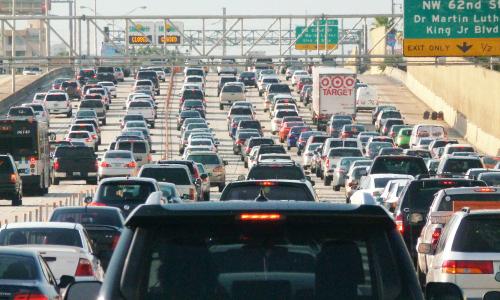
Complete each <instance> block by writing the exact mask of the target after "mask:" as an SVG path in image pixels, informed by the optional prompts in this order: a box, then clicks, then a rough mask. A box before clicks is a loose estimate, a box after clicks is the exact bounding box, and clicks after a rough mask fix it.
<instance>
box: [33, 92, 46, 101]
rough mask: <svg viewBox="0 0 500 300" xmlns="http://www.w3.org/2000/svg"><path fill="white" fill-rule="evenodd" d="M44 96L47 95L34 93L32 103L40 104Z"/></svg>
mask: <svg viewBox="0 0 500 300" xmlns="http://www.w3.org/2000/svg"><path fill="white" fill-rule="evenodd" d="M45 95H47V93H35V95H34V96H33V101H32V103H39V104H42V103H43V101H44V100H45Z"/></svg>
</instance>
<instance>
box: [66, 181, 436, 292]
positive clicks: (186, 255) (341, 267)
mask: <svg viewBox="0 0 500 300" xmlns="http://www.w3.org/2000/svg"><path fill="white" fill-rule="evenodd" d="M257 188H259V190H262V189H263V188H265V185H264V183H263V184H262V186H258V187H257ZM259 190H258V192H259ZM261 199H263V198H261ZM152 200H153V198H152ZM151 202H153V201H151ZM262 202H265V201H261V202H257V201H245V202H244V203H242V202H239V201H227V202H225V203H220V202H207V203H197V204H183V205H163V206H162V205H154V204H153V203H151V204H149V205H143V206H141V207H140V208H139V209H137V210H136V211H134V213H133V214H132V215H131V217H130V219H129V221H128V222H127V228H126V229H125V231H124V234H123V235H122V238H121V239H120V243H119V245H118V247H117V250H116V252H115V255H114V256H113V261H112V263H111V265H110V267H109V270H112V271H110V272H108V274H107V276H106V278H105V282H104V284H103V285H102V286H101V285H100V284H99V283H95V282H93V283H89V282H87V283H80V282H78V283H75V284H74V285H72V286H70V287H69V290H68V294H70V295H71V296H72V297H68V299H67V300H74V299H81V297H85V296H87V295H89V294H91V295H92V294H93V295H99V297H101V298H103V299H115V298H117V297H119V296H120V295H123V293H126V294H127V295H130V294H134V295H137V296H138V297H140V298H145V299H168V298H179V297H177V296H176V295H182V297H183V298H186V299H220V298H221V297H224V296H223V295H227V296H228V297H229V298H231V299H243V298H249V297H248V296H250V298H252V299H256V297H257V296H256V295H258V296H259V297H258V298H260V299H284V298H287V296H290V297H292V296H293V297H294V298H297V297H301V298H303V299H311V298H317V299H335V298H336V296H338V295H343V296H344V299H355V298H357V296H358V295H359V294H361V295H367V293H368V295H372V294H376V295H381V296H380V297H382V298H387V297H388V296H390V295H393V296H394V297H396V298H409V299H415V300H422V299H423V294H422V291H421V290H420V287H419V285H418V281H417V278H416V275H415V272H414V271H413V267H412V265H411V262H410V260H409V257H408V254H407V253H406V251H404V245H403V243H402V242H401V238H400V237H399V236H398V233H397V231H396V230H395V228H394V223H393V221H392V220H391V219H390V218H389V217H388V216H387V214H386V212H385V211H384V210H383V209H382V208H380V207H377V206H361V207H354V206H352V207H351V206H349V207H346V206H339V205H336V204H331V203H316V202H313V201H309V202H305V201H301V202H298V201H297V202H294V203H289V202H286V201H285V202H283V201H273V202H272V203H262ZM269 210H271V212H269ZM200 221H201V224H203V226H200ZM346 224H349V227H350V229H351V231H350V233H349V234H347V235H346V234H345V228H344V227H345V225H346ZM193 228H196V230H193ZM312 232H314V233H315V234H314V235H311V233H312ZM271 233H272V234H271ZM242 237H243V239H242ZM188 241H189V243H188ZM207 241H210V246H208V245H207V244H206V243H207ZM264 241H265V242H266V243H265V244H262V242H264ZM368 249H372V250H373V251H369V250H368ZM161 254H164V255H161ZM132 255H134V257H135V258H134V261H136V262H137V264H134V266H133V268H132V266H131V264H128V263H126V262H127V261H130V260H129V259H130V257H131V256H132ZM135 255H137V256H135ZM242 257H244V258H245V259H243V260H242V259H241V258H242ZM264 257H265V261H266V262H267V263H266V265H264V266H263V265H262V261H263V260H264ZM267 266H273V267H272V268H271V269H269V267H267ZM248 270H252V272H250V274H249V273H247V272H248ZM150 274H158V275H157V277H155V283H156V282H158V284H156V285H155V284H152V286H150V285H149V283H147V282H148V279H149V278H150V277H149V276H150ZM311 276H313V277H311ZM384 276H387V277H389V278H394V280H391V284H390V286H392V287H394V288H395V289H386V288H383V287H381V286H380V285H374V284H373V283H374V282H384V281H383V278H384ZM372 284H373V285H372ZM283 285H284V286H283ZM358 285H363V286H365V285H369V286H370V287H371V288H370V289H369V290H367V291H366V292H365V291H364V290H359V289H358ZM214 286H218V287H219V288H217V289H215V288H213V287H214ZM431 287H432V285H431V286H430V287H429V288H428V289H429V293H430V292H431V290H430V289H431ZM436 290H437V288H436ZM73 291H74V292H73ZM391 291H395V292H394V293H393V292H391ZM367 297H369V296H367Z"/></svg>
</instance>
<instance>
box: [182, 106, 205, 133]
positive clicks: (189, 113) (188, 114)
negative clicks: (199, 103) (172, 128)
mask: <svg viewBox="0 0 500 300" xmlns="http://www.w3.org/2000/svg"><path fill="white" fill-rule="evenodd" d="M201 117H202V116H201V114H200V112H199V111H196V110H183V111H181V112H180V113H179V116H178V117H177V130H180V129H181V127H182V124H183V123H184V120H186V119H188V118H201Z"/></svg>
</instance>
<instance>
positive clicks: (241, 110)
mask: <svg viewBox="0 0 500 300" xmlns="http://www.w3.org/2000/svg"><path fill="white" fill-rule="evenodd" d="M251 114H252V110H251V109H250V108H247V107H235V108H232V109H231V115H251Z"/></svg>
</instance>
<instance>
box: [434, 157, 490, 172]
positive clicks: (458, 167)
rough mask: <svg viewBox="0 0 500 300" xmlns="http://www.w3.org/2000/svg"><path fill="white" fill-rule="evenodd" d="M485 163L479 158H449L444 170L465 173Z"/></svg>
mask: <svg viewBox="0 0 500 300" xmlns="http://www.w3.org/2000/svg"><path fill="white" fill-rule="evenodd" d="M482 167H483V164H482V163H481V161H480V160H479V159H452V158H451V159H448V160H447V161H446V165H445V166H444V168H443V172H450V173H464V174H465V172H467V170H469V169H472V168H482Z"/></svg>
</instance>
